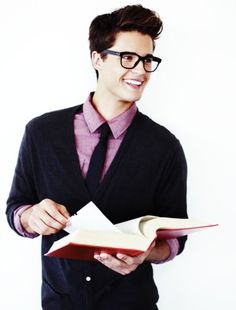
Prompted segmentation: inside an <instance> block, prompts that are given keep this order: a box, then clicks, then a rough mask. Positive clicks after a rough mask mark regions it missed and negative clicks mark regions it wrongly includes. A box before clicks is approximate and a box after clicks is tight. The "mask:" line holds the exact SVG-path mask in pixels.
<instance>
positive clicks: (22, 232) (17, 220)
mask: <svg viewBox="0 0 236 310" xmlns="http://www.w3.org/2000/svg"><path fill="white" fill-rule="evenodd" d="M30 207H32V205H25V206H21V207H19V208H17V209H16V210H15V211H14V226H15V229H16V230H17V232H18V233H19V234H20V235H21V236H23V237H27V238H32V239H33V238H35V237H38V236H39V234H37V233H29V232H27V231H26V230H25V229H24V227H23V226H22V225H21V220H20V218H21V214H22V213H23V212H24V211H25V210H27V209H29V208H30Z"/></svg>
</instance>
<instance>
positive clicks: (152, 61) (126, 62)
mask: <svg viewBox="0 0 236 310" xmlns="http://www.w3.org/2000/svg"><path fill="white" fill-rule="evenodd" d="M101 54H102V55H108V54H109V55H115V56H120V64H121V66H122V67H123V68H125V69H133V68H135V67H136V66H137V65H138V63H139V62H140V61H142V63H143V68H144V70H145V71H146V72H154V71H155V70H156V69H157V67H158V66H159V64H160V63H161V58H158V57H155V56H153V55H151V54H148V55H146V56H144V57H142V56H139V55H138V54H136V53H133V52H116V51H112V50H104V51H102V52H101Z"/></svg>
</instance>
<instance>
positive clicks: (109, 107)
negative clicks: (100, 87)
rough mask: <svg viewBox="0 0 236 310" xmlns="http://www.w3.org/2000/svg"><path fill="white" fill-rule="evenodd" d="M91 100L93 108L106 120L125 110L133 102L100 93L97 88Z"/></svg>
mask: <svg viewBox="0 0 236 310" xmlns="http://www.w3.org/2000/svg"><path fill="white" fill-rule="evenodd" d="M92 102H93V106H94V108H95V109H96V110H97V111H98V113H99V114H101V115H102V117H103V118H104V119H105V120H107V121H109V120H111V119H112V118H114V117H116V116H118V115H120V114H121V113H123V112H125V111H127V110H128V109H129V108H130V107H131V105H132V104H133V102H124V101H119V100H115V99H114V98H112V96H109V95H104V94H100V93H99V91H97V90H96V91H95V93H94V95H93V99H92Z"/></svg>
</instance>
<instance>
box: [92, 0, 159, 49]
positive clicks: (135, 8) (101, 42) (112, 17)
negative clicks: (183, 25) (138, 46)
mask: <svg viewBox="0 0 236 310" xmlns="http://www.w3.org/2000/svg"><path fill="white" fill-rule="evenodd" d="M162 29H163V26H162V21H161V19H160V17H159V16H158V15H157V13H156V12H154V11H151V10H150V9H147V8H144V7H143V6H142V5H127V6H125V7H123V8H120V9H118V10H115V11H113V12H112V13H108V14H103V15H98V16H97V17H95V18H94V19H93V21H92V22H91V25H90V28H89V43H90V44H89V48H90V54H92V52H93V51H97V52H98V53H100V52H102V51H103V50H105V49H108V48H110V47H111V46H112V45H113V44H114V42H115V40H116V35H117V33H119V32H121V31H138V32H140V33H142V34H147V35H149V36H150V37H151V38H152V40H153V49H154V48H155V42H154V41H155V40H156V39H157V38H158V36H159V35H160V33H161V32H162Z"/></svg>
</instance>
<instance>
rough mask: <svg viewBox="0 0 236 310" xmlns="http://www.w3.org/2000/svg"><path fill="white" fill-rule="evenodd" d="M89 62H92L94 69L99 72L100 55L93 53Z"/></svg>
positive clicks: (101, 62)
mask: <svg viewBox="0 0 236 310" xmlns="http://www.w3.org/2000/svg"><path fill="white" fill-rule="evenodd" d="M91 60H92V64H93V67H94V69H96V70H98V71H99V70H100V69H101V67H102V64H103V59H102V58H101V54H99V53H98V52H96V51H93V52H92V55H91Z"/></svg>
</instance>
